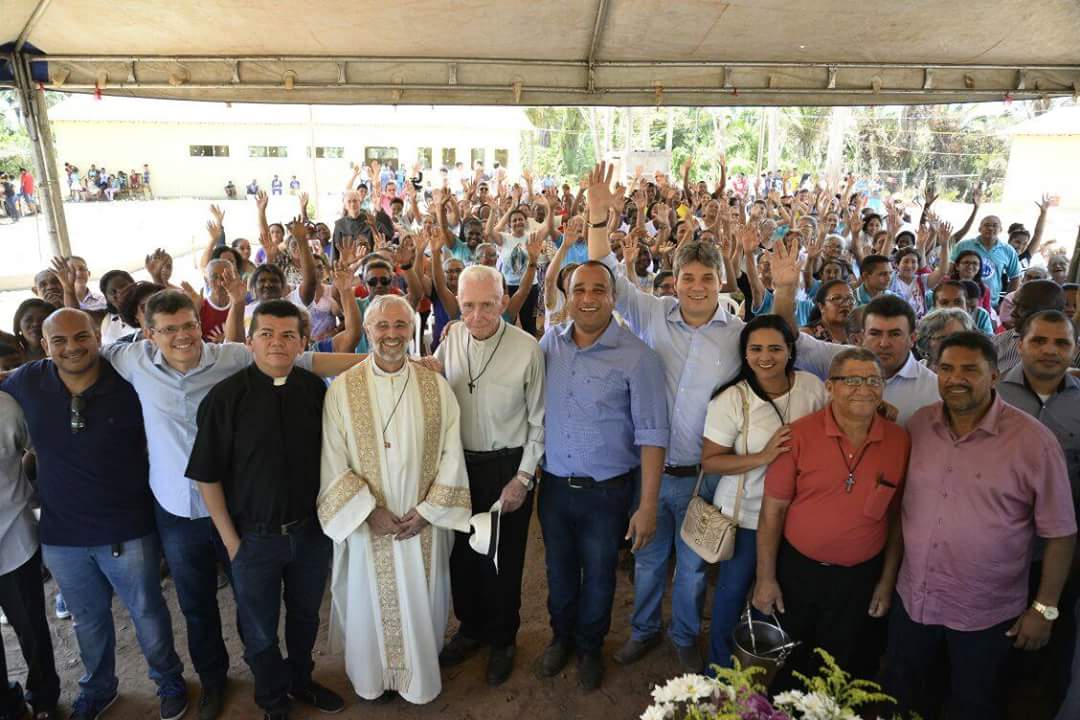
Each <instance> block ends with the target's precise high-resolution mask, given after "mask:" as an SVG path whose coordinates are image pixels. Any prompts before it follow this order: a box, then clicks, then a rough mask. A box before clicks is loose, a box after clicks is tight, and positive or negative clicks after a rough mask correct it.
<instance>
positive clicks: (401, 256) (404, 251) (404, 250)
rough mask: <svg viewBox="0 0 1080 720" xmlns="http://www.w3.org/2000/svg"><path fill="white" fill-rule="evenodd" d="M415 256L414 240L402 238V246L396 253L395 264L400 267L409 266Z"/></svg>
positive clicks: (407, 237)
mask: <svg viewBox="0 0 1080 720" xmlns="http://www.w3.org/2000/svg"><path fill="white" fill-rule="evenodd" d="M415 256H416V245H415V244H414V243H413V239H412V238H411V237H410V236H408V235H406V236H405V237H403V238H401V244H399V245H398V247H397V250H396V251H395V252H394V262H395V263H397V264H398V265H409V264H411V263H412V261H413V258H414V257H415Z"/></svg>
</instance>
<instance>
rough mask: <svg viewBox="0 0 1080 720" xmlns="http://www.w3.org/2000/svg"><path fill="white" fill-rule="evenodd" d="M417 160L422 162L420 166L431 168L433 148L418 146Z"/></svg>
mask: <svg viewBox="0 0 1080 720" xmlns="http://www.w3.org/2000/svg"><path fill="white" fill-rule="evenodd" d="M416 162H418V163H420V167H422V168H426V169H430V168H431V148H429V147H422V148H416Z"/></svg>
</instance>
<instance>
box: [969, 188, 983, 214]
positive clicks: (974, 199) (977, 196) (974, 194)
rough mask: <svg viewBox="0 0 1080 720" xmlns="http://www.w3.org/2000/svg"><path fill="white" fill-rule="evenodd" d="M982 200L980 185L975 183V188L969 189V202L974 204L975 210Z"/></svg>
mask: <svg viewBox="0 0 1080 720" xmlns="http://www.w3.org/2000/svg"><path fill="white" fill-rule="evenodd" d="M982 201H983V191H982V185H981V184H980V185H976V186H975V189H974V190H972V191H971V204H972V205H974V206H975V209H976V210H977V209H978V208H979V206H980V205H982Z"/></svg>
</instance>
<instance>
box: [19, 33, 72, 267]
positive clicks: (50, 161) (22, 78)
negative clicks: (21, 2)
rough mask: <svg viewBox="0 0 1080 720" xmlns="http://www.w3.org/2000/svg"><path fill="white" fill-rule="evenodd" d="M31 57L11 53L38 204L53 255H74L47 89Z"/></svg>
mask: <svg viewBox="0 0 1080 720" xmlns="http://www.w3.org/2000/svg"><path fill="white" fill-rule="evenodd" d="M30 60H31V56H26V55H23V54H22V53H16V54H15V55H14V56H12V62H11V66H12V69H13V70H14V75H15V90H16V92H17V94H18V97H19V104H20V105H21V106H22V116H23V121H24V122H25V124H26V131H27V133H28V134H29V135H30V145H31V147H32V148H33V154H34V170H35V171H36V172H37V178H38V189H39V190H40V193H41V196H40V205H39V207H40V208H41V209H42V210H44V213H45V226H46V230H47V232H48V235H49V247H50V248H51V250H52V253H53V254H54V255H60V256H62V257H68V256H70V255H71V241H70V240H69V238H68V230H67V218H66V217H65V215H64V196H63V193H62V192H61V190H60V183H59V180H58V178H57V164H56V148H55V145H54V144H53V138H52V130H51V129H50V128H49V114H48V109H47V107H46V103H45V92H44V90H41V91H38V89H37V88H36V87H35V86H34V82H33V79H32V75H31V72H30Z"/></svg>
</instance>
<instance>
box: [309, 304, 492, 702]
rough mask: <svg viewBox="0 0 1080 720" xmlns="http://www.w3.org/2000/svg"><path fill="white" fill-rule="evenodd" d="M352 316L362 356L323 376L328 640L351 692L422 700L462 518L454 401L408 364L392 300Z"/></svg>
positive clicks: (436, 682) (428, 691)
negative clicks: (360, 329)
mask: <svg viewBox="0 0 1080 720" xmlns="http://www.w3.org/2000/svg"><path fill="white" fill-rule="evenodd" d="M364 325H365V330H366V331H367V335H368V338H370V341H371V347H372V354H371V356H370V357H368V358H367V359H366V360H365V361H364V362H362V363H360V364H359V365H357V366H356V367H354V368H352V369H351V370H349V371H348V372H346V373H345V374H344V375H341V376H340V377H338V378H337V379H336V380H335V381H334V382H333V384H332V385H331V386H330V389H329V391H328V392H327V395H326V406H325V410H324V413H323V450H322V483H321V487H320V492H319V503H318V513H319V520H320V522H321V523H322V527H323V530H324V531H325V532H326V534H327V535H329V536H330V538H331V539H332V540H333V541H334V564H333V569H332V577H331V593H332V603H331V612H330V622H331V627H330V638H331V647H332V649H334V650H335V651H336V650H338V649H340V648H341V647H342V645H343V646H344V652H345V672H346V674H347V675H348V677H349V680H350V681H351V682H352V684H353V687H354V688H355V689H356V693H357V694H358V695H359V696H360V697H362V698H364V699H367V700H376V699H379V698H380V697H381V696H383V695H384V693H387V692H391V691H396V692H397V693H399V694H400V695H401V696H402V697H403V698H404V699H405V700H407V701H409V702H411V703H416V704H422V703H427V702H431V701H432V700H434V699H435V698H436V697H437V696H438V694H439V692H440V691H441V690H442V680H441V678H440V676H439V661H438V656H439V652H440V650H441V649H442V646H443V640H444V637H445V634H446V624H447V620H448V618H449V613H450V571H449V560H450V549H451V547H452V545H453V541H454V540H453V538H454V536H453V532H452V531H454V530H459V531H463V532H464V531H467V530H468V529H469V517H470V515H471V505H470V502H469V487H468V478H467V477H466V474H465V460H464V457H463V454H462V449H461V440H460V435H459V428H458V415H459V411H458V403H457V400H456V399H455V398H454V393H453V392H452V391H451V390H450V386H449V385H448V384H447V382H446V381H445V380H444V379H443V378H442V377H441V376H439V375H438V374H436V373H434V372H431V371H430V370H427V369H425V368H424V367H422V366H420V365H417V364H414V363H410V362H408V360H407V357H406V351H407V347H408V343H409V339H410V338H411V337H412V334H413V310H412V308H411V307H410V306H409V304H408V303H407V302H406V301H405V300H404V299H402V298H400V297H397V296H394V295H385V296H383V297H379V298H376V299H375V300H374V301H373V302H372V303H371V305H370V306H369V308H368V310H367V313H366V318H365V323H364Z"/></svg>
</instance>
